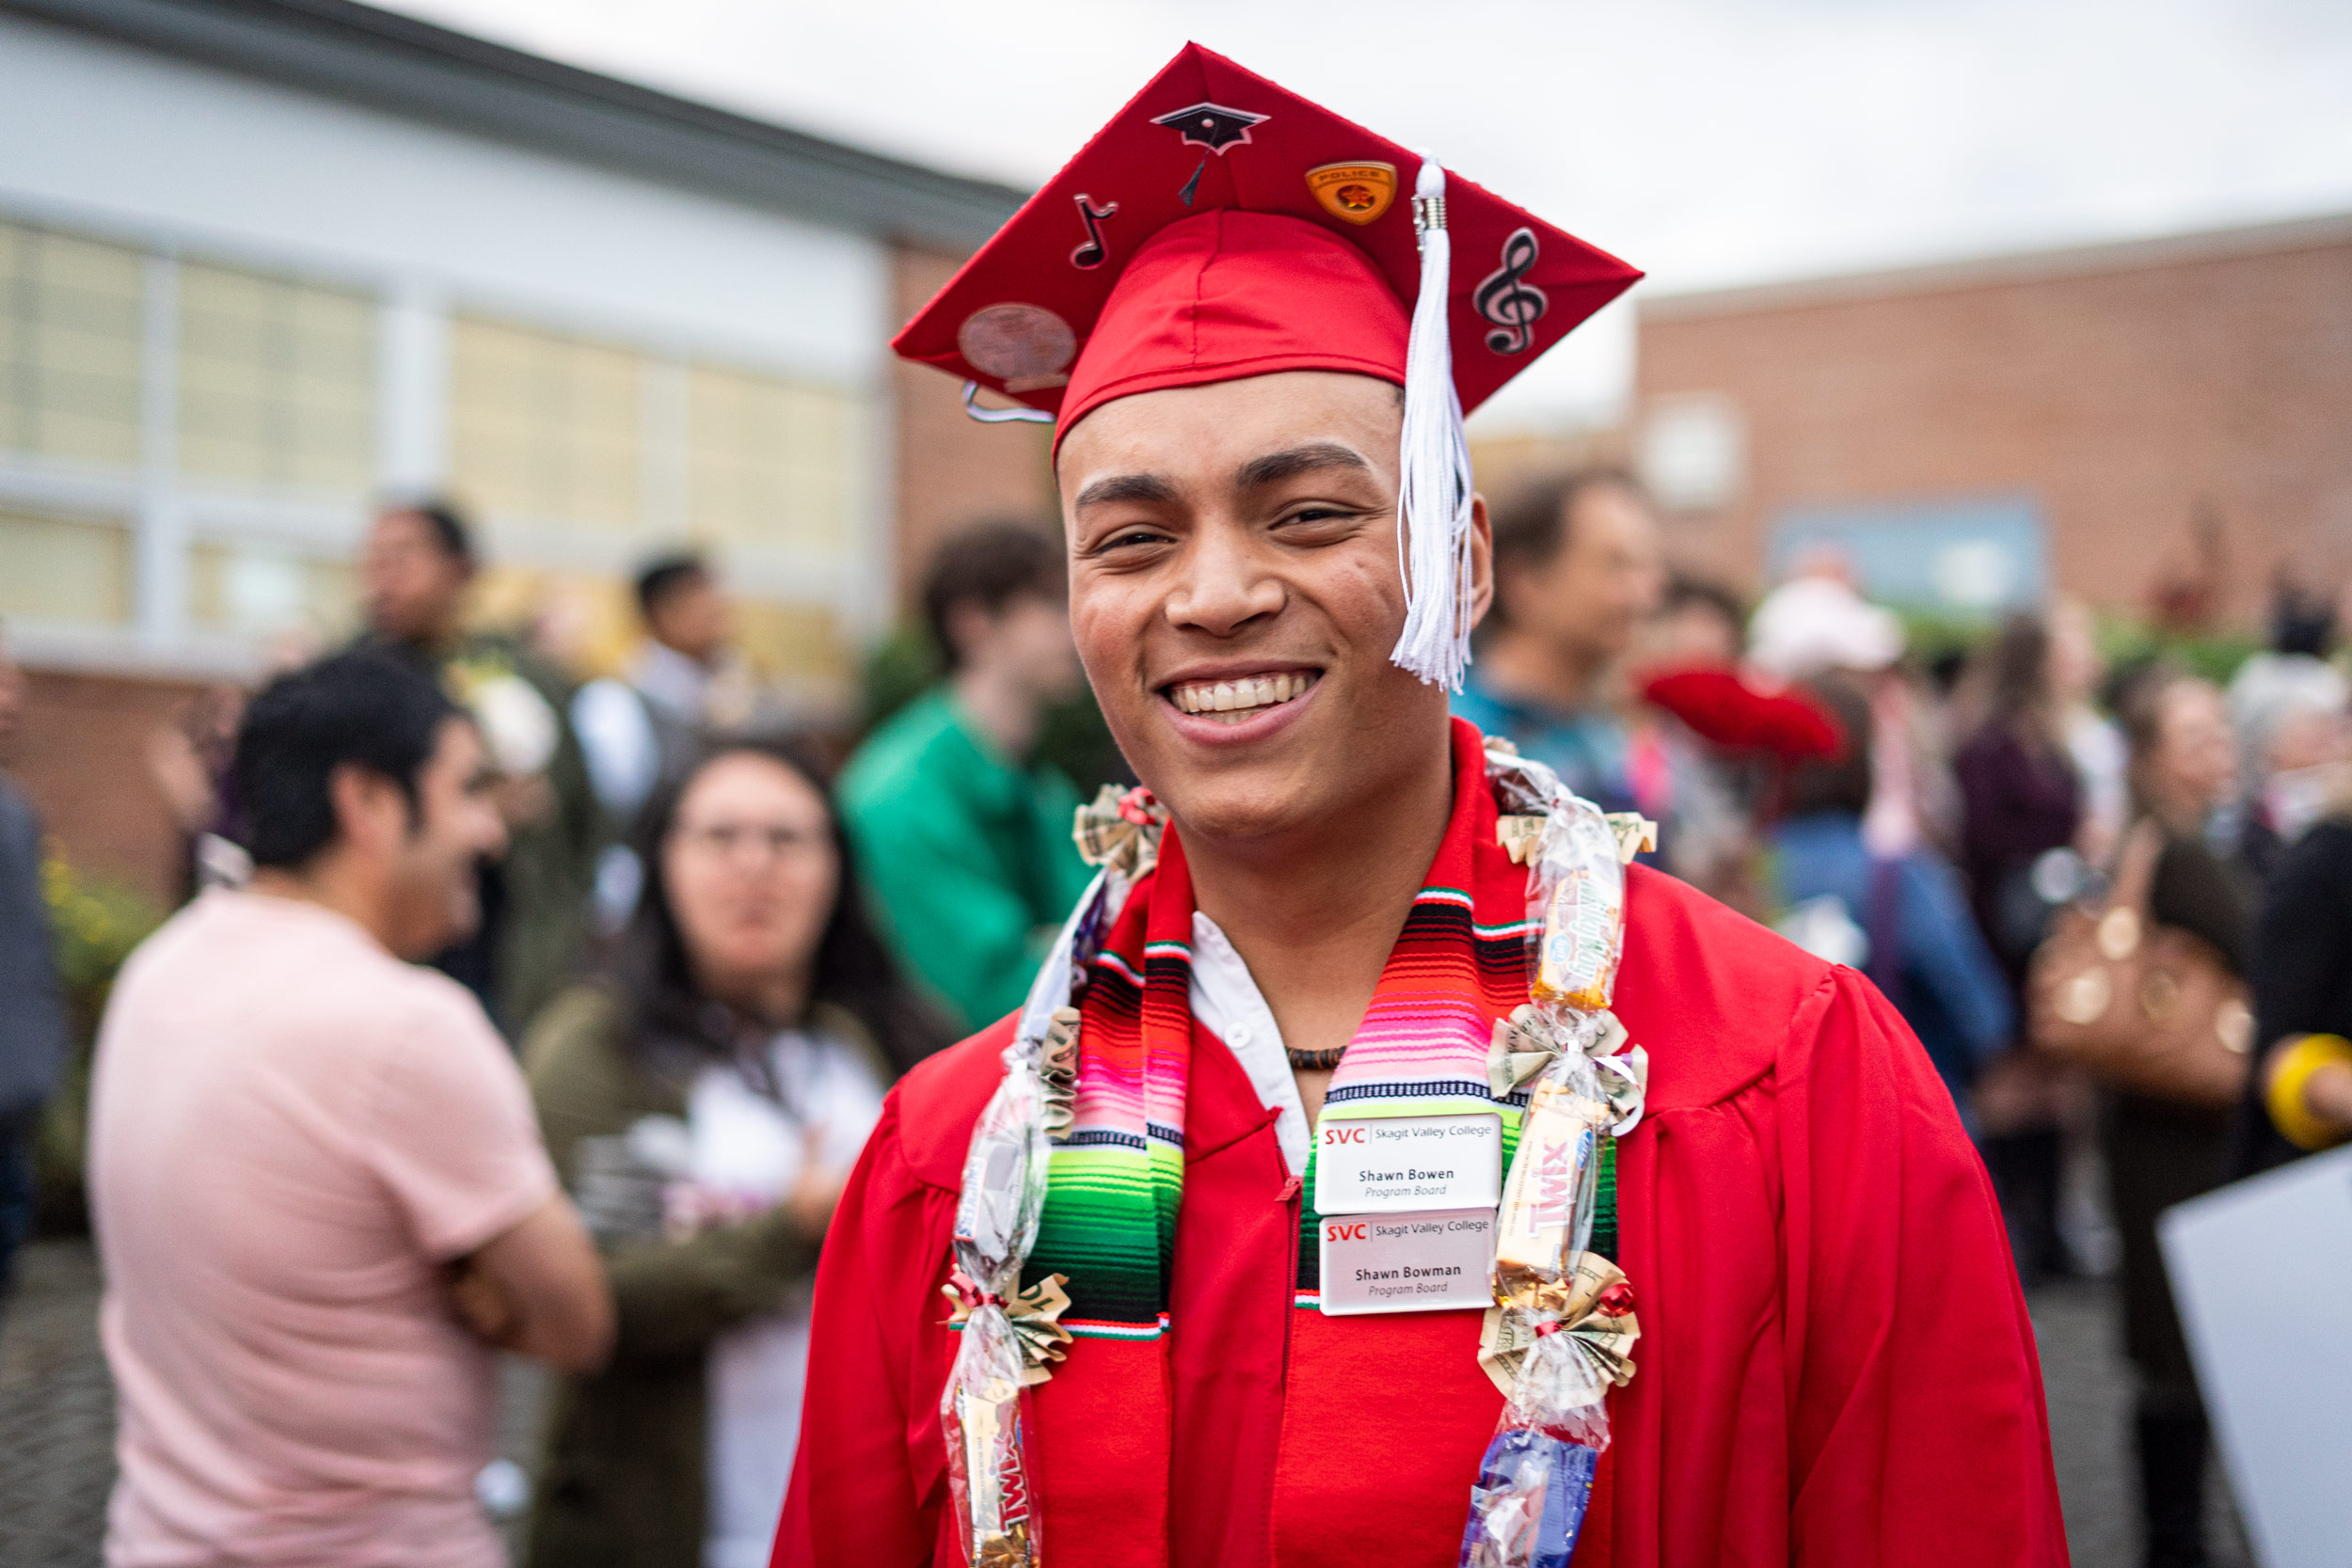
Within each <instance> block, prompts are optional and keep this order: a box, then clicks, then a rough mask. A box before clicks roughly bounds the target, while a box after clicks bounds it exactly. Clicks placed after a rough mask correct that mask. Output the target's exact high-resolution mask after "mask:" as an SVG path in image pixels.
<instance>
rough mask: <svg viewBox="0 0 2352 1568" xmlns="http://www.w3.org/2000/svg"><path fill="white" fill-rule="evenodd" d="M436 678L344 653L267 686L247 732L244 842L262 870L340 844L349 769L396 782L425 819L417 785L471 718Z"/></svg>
mask: <svg viewBox="0 0 2352 1568" xmlns="http://www.w3.org/2000/svg"><path fill="white" fill-rule="evenodd" d="M462 713H463V710H462V709H460V708H459V707H458V706H457V705H456V704H454V703H453V702H451V701H450V700H449V698H448V697H447V696H446V695H445V694H444V693H443V692H442V690H441V689H440V688H439V687H438V686H437V685H436V684H434V681H433V678H432V677H431V676H429V675H427V674H425V673H423V672H422V671H421V670H419V669H418V668H417V667H416V666H415V665H414V664H411V663H409V662H407V661H406V660H405V659H402V658H399V657H395V656H393V655H391V654H389V653H385V652H382V651H379V650H375V649H360V650H358V651H356V652H352V653H346V654H337V655H336V656H335V657H332V658H325V659H321V660H320V661H319V662H317V663H316V664H312V665H309V666H307V667H306V668H303V669H300V670H296V671H294V672H293V673H289V674H284V675H280V676H278V679H276V680H274V681H272V682H270V684H269V685H268V686H266V687H264V688H262V691H261V694H260V695H259V696H257V697H255V698H254V699H253V701H252V703H251V704H250V705H247V707H246V710H245V719H244V721H243V722H242V723H240V724H239V725H238V726H237V749H236V760H235V762H234V764H233V765H232V766H233V772H234V775H235V778H236V785H237V800H238V802H239V805H238V816H239V822H238V836H239V837H240V839H242V840H243V842H244V844H245V847H246V852H247V853H249V854H250V855H252V857H253V863H254V864H256V865H274V866H299V865H302V864H304V863H306V862H308V861H309V860H310V858H311V857H312V856H314V855H316V854H317V853H318V852H319V851H320V850H322V849H325V848H326V847H327V846H328V845H330V844H332V843H333V842H334V841H335V832H336V830H335V805H334V801H333V800H331V799H330V798H329V796H328V793H327V781H328V779H329V778H330V777H332V775H333V774H334V771H335V769H336V768H341V767H342V766H344V765H345V764H349V765H351V766H353V767H357V768H366V769H368V770H369V771H370V772H372V773H378V774H381V775H383V776H384V777H385V778H388V779H389V780H391V781H392V782H393V783H394V784H398V785H399V786H400V788H401V792H402V794H404V795H405V796H406V797H407V799H408V815H409V821H410V823H411V824H412V825H413V824H414V823H415V822H416V821H417V819H418V816H419V812H420V803H419V800H418V795H417V781H418V777H419V775H420V774H421V773H422V772H423V771H424V767H425V764H426V763H427V762H429V761H430V760H431V759H432V756H433V751H434V748H435V746H436V745H437V744H438V742H439V740H440V733H441V726H442V724H443V723H444V722H446V721H448V720H451V719H453V718H458V717H462Z"/></svg>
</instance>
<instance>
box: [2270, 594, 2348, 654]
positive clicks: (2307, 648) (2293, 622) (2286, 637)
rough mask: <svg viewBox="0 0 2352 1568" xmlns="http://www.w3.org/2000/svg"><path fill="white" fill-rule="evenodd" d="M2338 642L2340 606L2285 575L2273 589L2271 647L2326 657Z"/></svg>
mask: <svg viewBox="0 0 2352 1568" xmlns="http://www.w3.org/2000/svg"><path fill="white" fill-rule="evenodd" d="M2335 645H2336V607H2335V606H2334V605H2331V604H2329V603H2328V600H2327V598H2326V597H2325V596H2324V595H2322V594H2312V593H2308V592H2306V591H2305V590H2304V589H2302V588H2301V587H2299V586H2297V585H2296V583H2294V582H2293V581H2291V580H2289V579H2288V578H2287V577H2286V576H2285V574H2283V573H2281V574H2280V578H2279V580H2278V581H2277V582H2275V583H2273V584H2272V585H2271V589H2270V646H2271V650H2272V651H2273V652H2275V653H2281V654H2309V655H2310V656H2311V657H2313V658H2326V657H2328V651H2329V650H2330V649H2332V648H2334V646H2335Z"/></svg>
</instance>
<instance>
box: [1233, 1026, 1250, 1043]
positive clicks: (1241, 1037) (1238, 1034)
mask: <svg viewBox="0 0 2352 1568" xmlns="http://www.w3.org/2000/svg"><path fill="white" fill-rule="evenodd" d="M1233 1043H1234V1044H1235V1045H1248V1043H1249V1025H1248V1024H1247V1023H1236V1024H1234V1025H1233Z"/></svg>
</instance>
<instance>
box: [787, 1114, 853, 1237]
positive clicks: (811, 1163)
mask: <svg viewBox="0 0 2352 1568" xmlns="http://www.w3.org/2000/svg"><path fill="white" fill-rule="evenodd" d="M828 1141H829V1140H828V1137H827V1129H826V1124H825V1123H823V1122H818V1123H816V1124H814V1125H812V1126H810V1127H809V1128H808V1129H807V1130H806V1131H805V1132H803V1134H802V1138H801V1147H802V1148H805V1149H807V1150H808V1152H809V1159H808V1162H807V1163H806V1164H803V1166H802V1167H801V1179H800V1180H798V1181H795V1182H794V1183H793V1184H792V1190H791V1191H790V1192H788V1193H787V1194H785V1195H784V1201H783V1202H782V1203H781V1204H779V1205H778V1206H777V1207H779V1208H781V1209H782V1210H783V1211H784V1212H785V1213H786V1214H787V1215H788V1216H789V1217H790V1218H791V1221H792V1224H793V1227H794V1228H796V1229H798V1230H799V1231H800V1232H801V1234H802V1235H803V1236H809V1237H817V1236H822V1235H823V1234H824V1233H825V1227H827V1226H828V1225H831V1224H832V1223H833V1212H834V1209H835V1208H837V1207H839V1205H840V1202H841V1189H842V1188H844V1187H846V1186H848V1185H849V1184H850V1179H849V1176H848V1173H847V1172H845V1171H841V1170H838V1169H836V1168H835V1167H834V1166H833V1165H831V1164H827V1163H826V1162H825V1161H824V1160H823V1159H822V1158H821V1156H822V1155H823V1154H824V1152H825V1145H826V1143H827V1142H828Z"/></svg>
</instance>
